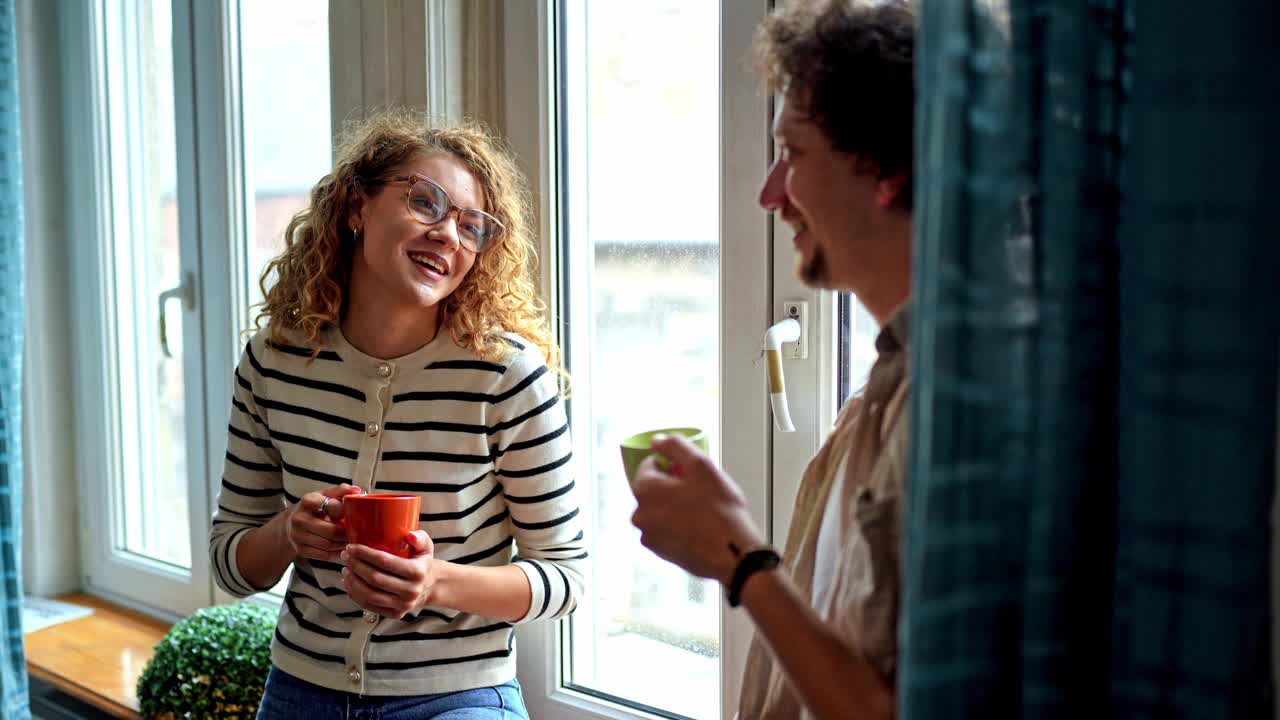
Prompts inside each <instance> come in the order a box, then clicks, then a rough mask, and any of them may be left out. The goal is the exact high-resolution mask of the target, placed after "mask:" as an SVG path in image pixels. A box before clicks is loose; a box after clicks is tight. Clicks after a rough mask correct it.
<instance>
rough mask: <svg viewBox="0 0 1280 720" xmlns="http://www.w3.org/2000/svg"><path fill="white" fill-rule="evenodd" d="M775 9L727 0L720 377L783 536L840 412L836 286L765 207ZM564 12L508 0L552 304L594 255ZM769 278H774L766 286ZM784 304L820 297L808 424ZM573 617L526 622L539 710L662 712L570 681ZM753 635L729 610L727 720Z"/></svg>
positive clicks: (523, 657) (729, 413)
mask: <svg viewBox="0 0 1280 720" xmlns="http://www.w3.org/2000/svg"><path fill="white" fill-rule="evenodd" d="M563 1H566V2H581V1H582V0H563ZM770 5H771V4H770V2H769V0H750V1H749V2H748V1H744V0H722V2H721V8H720V22H721V28H720V42H721V77H720V87H721V97H720V114H721V127H720V145H721V160H720V163H721V191H720V192H721V197H720V233H721V244H720V253H721V268H720V297H721V303H720V308H721V309H720V313H721V327H722V333H721V339H720V341H721V348H720V350H721V352H720V358H721V368H720V374H721V387H722V388H734V390H735V391H734V392H732V393H727V392H726V393H722V398H721V411H720V417H721V432H722V434H723V436H724V437H725V438H727V439H728V438H733V439H734V441H735V442H736V443H739V444H740V445H741V447H745V448H751V450H750V451H748V452H743V451H742V450H741V449H737V450H735V452H733V453H730V454H726V455H725V457H724V466H725V469H726V471H727V472H728V473H729V474H730V475H731V476H733V477H734V478H735V479H736V480H737V481H738V483H739V484H740V485H741V487H742V488H743V491H744V493H745V494H746V496H747V498H748V500H749V502H750V504H751V507H752V511H753V515H754V519H755V521H756V523H757V524H758V525H759V526H760V527H761V528H764V529H766V532H768V534H769V538H770V540H771V541H772V542H773V543H775V544H778V545H780V544H782V543H783V542H784V541H785V538H786V532H787V529H788V527H789V524H790V515H791V509H792V505H793V504H794V498H795V494H796V491H797V489H798V487H799V479H800V474H801V471H802V470H803V468H804V467H805V465H806V464H807V463H808V461H809V459H810V458H812V456H813V454H814V453H815V452H816V451H817V448H818V446H819V444H820V443H821V441H822V439H823V438H825V436H826V434H827V429H828V428H829V427H830V425H831V422H832V420H833V418H834V414H835V408H836V400H835V396H836V384H837V382H836V374H835V371H836V365H837V362H836V361H837V351H838V347H837V337H838V335H837V334H836V333H837V328H836V321H837V318H836V314H837V306H836V297H835V294H834V293H831V292H825V291H816V290H813V289H810V288H806V287H804V286H803V285H802V284H801V283H800V282H799V280H798V279H797V278H796V277H795V275H794V271H793V270H792V262H791V258H792V255H793V253H794V251H793V249H792V247H791V236H790V234H789V230H788V229H787V228H786V225H785V224H783V223H780V222H777V221H775V220H773V219H770V218H766V216H765V215H764V213H763V212H762V211H761V210H760V208H759V207H758V206H757V205H756V198H757V194H758V191H759V186H760V182H761V181H762V180H763V178H764V175H765V172H766V171H767V169H768V166H769V164H770V162H771V160H772V152H773V148H772V142H771V138H770V130H771V112H772V103H771V102H770V101H769V99H768V98H766V97H764V95H763V93H762V91H761V85H760V82H759V79H758V78H757V77H756V76H755V75H754V74H753V73H752V72H751V70H750V69H749V66H748V65H747V63H745V62H743V60H744V59H745V58H747V57H749V54H750V44H751V39H752V37H753V35H754V32H755V29H756V27H757V26H758V24H759V22H760V20H761V19H763V17H764V16H765V14H766V13H767V12H768V11H769V9H770ZM557 12H559V9H558V5H557V4H556V1H555V0H541V1H539V2H526V1H525V0H507V1H506V3H505V6H504V8H503V17H504V26H505V33H504V42H503V83H502V85H503V88H504V96H503V105H504V110H505V119H506V124H505V127H504V128H503V130H504V132H505V135H506V137H507V139H508V141H509V142H510V143H511V145H512V147H513V148H514V149H515V151H516V153H517V155H518V156H519V157H520V158H521V159H522V160H523V161H524V162H525V167H524V168H523V169H524V171H525V173H526V174H527V176H528V177H529V181H530V185H531V187H532V189H533V191H534V196H535V199H536V209H537V212H538V220H539V237H540V238H541V243H542V245H541V247H540V251H539V256H540V257H541V258H542V263H541V266H540V273H541V275H540V279H541V283H542V288H541V289H542V291H543V294H544V297H546V298H548V300H549V305H551V307H552V308H553V309H554V308H555V307H556V304H557V303H559V302H562V301H563V300H564V298H565V291H566V290H568V291H570V292H572V290H573V288H566V287H564V283H565V278H564V277H562V276H561V273H560V268H561V267H563V263H565V262H568V263H570V265H571V267H570V268H569V272H568V275H569V278H570V279H569V282H570V283H576V282H577V279H576V278H580V277H581V276H582V272H581V271H580V270H579V271H578V272H576V273H575V272H574V267H572V265H574V264H576V263H579V262H582V261H583V260H582V259H581V258H576V259H575V258H565V257H562V254H563V253H562V250H561V247H560V243H559V240H558V238H559V233H558V227H559V222H560V218H559V217H557V214H556V213H557V212H558V208H557V204H556V196H557V193H556V190H555V188H556V184H555V183H556V182H557V179H558V178H559V177H561V176H560V173H559V168H557V163H558V158H559V153H558V150H557V147H556V146H557V142H558V140H557V137H556V136H557V123H558V118H557V117H556V114H557V113H558V112H559V108H557V107H556V103H555V102H553V98H555V97H556V92H557V78H556V73H557V72H558V71H559V70H560V69H559V68H557V66H556V62H557V59H556V58H553V53H555V52H556V50H555V48H556V39H555V38H554V37H553V35H554V33H555V32H557V30H558V27H557V26H558V21H557V17H556V13H557ZM572 175H573V174H572V173H570V176H571V177H572ZM578 175H579V176H580V173H579V174H578ZM762 287H764V288H767V289H766V291H765V292H764V293H761V292H760V288H762ZM579 292H580V290H579ZM783 300H805V301H808V303H809V307H810V308H811V315H812V317H811V319H810V327H809V328H807V332H809V333H810V338H811V340H810V343H809V356H808V359H805V360H787V361H785V363H784V366H785V371H786V374H787V378H786V379H787V387H788V397H789V399H790V403H791V412H792V417H793V419H795V421H796V423H795V424H796V426H797V432H795V433H778V432H776V431H775V430H774V429H773V425H772V418H771V417H770V414H769V404H768V398H767V395H766V393H765V383H764V378H763V372H764V369H763V365H762V363H761V362H760V355H761V350H762V339H763V336H764V331H765V329H766V328H767V327H768V325H769V324H770V323H772V322H774V321H776V320H779V319H781V318H782V317H783V313H782V301H783ZM557 330H558V331H559V339H560V342H561V343H562V344H563V343H566V341H569V340H571V338H570V337H568V336H567V335H566V333H565V328H563V327H560V328H557ZM574 379H575V382H576V383H583V386H584V387H589V385H590V384H589V382H584V379H583V377H582V376H581V375H580V374H579V371H576V370H575V376H574ZM577 432H579V433H581V432H582V430H577ZM579 474H582V471H579ZM562 625H563V624H562V623H556V624H552V623H533V624H530V625H526V626H522V627H521V628H520V629H519V631H518V636H519V643H520V654H519V676H520V680H521V683H522V685H523V686H524V689H525V702H526V704H527V705H528V707H529V710H530V713H531V715H532V716H533V717H555V718H565V720H586V719H589V718H591V719H594V718H612V719H616V720H622V719H624V718H626V719H631V718H652V717H655V716H654V715H652V714H649V713H646V712H643V711H639V710H634V709H632V708H630V707H626V706H622V705H619V704H615V703H611V702H607V701H604V700H601V699H599V698H596V697H594V696H590V695H586V694H584V693H580V692H577V691H574V690H572V689H570V688H567V687H565V683H564V677H563V652H564V648H563V647H562V645H563V643H562V641H561V637H562V631H561V627H562ZM752 632H753V631H752V624H751V622H750V620H749V618H748V617H747V616H746V614H745V613H744V612H742V611H730V610H729V609H728V608H727V607H724V608H723V609H722V612H721V641H722V645H721V651H722V655H721V683H720V685H721V687H720V692H721V714H722V716H723V717H724V718H726V719H728V718H732V717H733V716H734V714H735V713H736V710H737V699H738V695H739V692H740V686H741V678H742V672H743V668H744V666H745V663H746V656H747V651H748V648H749V645H750V640H751V636H752Z"/></svg>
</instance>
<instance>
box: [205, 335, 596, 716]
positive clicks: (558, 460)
mask: <svg viewBox="0 0 1280 720" xmlns="http://www.w3.org/2000/svg"><path fill="white" fill-rule="evenodd" d="M505 339H506V340H507V343H508V344H509V345H510V346H511V347H512V354H511V355H510V357H508V358H507V359H506V360H505V361H504V362H502V363H493V362H485V361H481V360H478V359H477V358H476V357H475V356H474V355H472V354H471V353H470V352H468V351H466V350H464V349H462V348H460V347H458V346H457V345H456V344H455V343H454V342H453V341H452V339H451V338H450V337H449V335H448V333H444V332H442V333H440V334H439V335H438V336H437V338H436V339H435V340H433V341H432V342H431V343H430V344H428V345H427V346H425V347H423V348H421V349H420V350H417V351H416V352H414V353H412V354H410V355H407V356H404V357H401V358H396V359H394V360H379V359H377V358H373V357H370V356H368V355H365V354H363V353H361V352H360V351H358V350H356V349H355V348H354V347H352V346H351V345H350V344H349V343H348V342H347V341H346V340H345V339H344V338H343V336H342V333H341V332H340V331H339V330H337V329H336V328H334V329H330V330H329V331H328V333H327V334H326V336H325V347H324V349H323V351H322V352H321V353H320V354H319V356H318V357H316V358H315V359H314V360H312V359H311V358H310V351H308V350H305V349H303V348H301V347H296V346H292V345H273V344H271V343H269V342H268V340H267V335H266V332H265V331H263V332H259V333H258V334H257V335H256V336H255V337H254V338H253V339H252V340H250V341H249V343H248V345H247V346H246V347H245V349H244V354H243V357H242V358H241V360H240V364H239V367H238V368H237V370H236V377H235V382H236V384H235V391H234V396H233V398H232V401H231V404H232V409H231V422H230V427H229V428H228V433H229V434H228V437H227V455H226V463H225V470H224V474H223V479H222V489H221V491H220V493H219V497H218V508H217V511H216V513H215V514H214V517H213V525H212V530H211V532H210V537H209V555H210V560H211V563H212V567H213V569H214V578H215V580H216V582H217V583H218V586H219V587H221V588H222V589H224V590H226V591H227V592H229V593H231V594H233V595H236V596H239V597H244V596H247V595H250V594H253V593H255V592H258V591H259V590H261V589H262V588H255V587H253V586H251V585H250V584H249V583H248V582H246V580H245V579H244V577H243V576H242V575H241V574H240V570H239V568H238V567H237V565H236V561H235V558H236V546H237V545H238V544H239V542H240V540H241V538H243V537H244V535H245V533H246V532H248V531H249V530H251V529H253V528H255V527H259V526H261V525H263V524H264V523H266V522H267V521H268V520H270V519H271V517H272V516H273V515H275V514H276V513H278V512H280V511H281V510H282V509H284V508H285V507H286V506H287V504H292V503H297V502H298V500H299V498H300V497H301V496H302V495H304V494H306V493H308V492H312V491H315V490H322V489H324V488H327V487H330V486H332V485H335V484H339V483H344V482H345V483H350V484H353V485H358V486H360V487H362V488H364V489H365V491H366V492H369V491H372V492H379V491H387V492H390V491H394V492H411V493H417V494H418V495H420V496H421V497H422V515H421V525H420V526H421V528H422V529H423V530H425V531H426V532H427V533H428V534H429V535H430V536H431V538H432V539H433V541H434V542H435V553H436V557H437V558H440V559H442V560H448V561H451V562H455V563H465V564H472V565H484V566H493V565H505V564H508V563H514V564H515V565H516V566H517V567H519V568H520V569H521V570H523V571H524V573H525V575H526V576H527V577H528V580H529V586H530V588H531V590H532V593H533V602H532V604H531V606H530V608H529V612H528V613H527V614H526V616H525V617H523V618H521V619H520V620H518V621H517V624H518V623H523V622H528V621H530V620H546V619H556V618H561V617H564V616H566V615H568V614H569V613H571V612H573V611H574V609H575V608H576V607H577V604H578V599H579V598H580V597H581V596H582V592H583V582H584V578H583V572H584V569H585V567H584V566H585V558H586V557H587V553H586V550H585V547H584V542H583V532H582V529H581V521H580V518H579V517H578V503H577V498H576V493H575V492H574V482H573V480H572V476H571V470H570V469H571V467H572V463H571V457H572V445H571V443H570V440H569V432H568V423H567V421H566V417H565V412H564V406H563V404H562V403H561V402H560V398H559V395H558V391H557V383H556V380H555V376H554V373H552V372H550V371H549V370H548V368H547V366H546V365H545V363H544V362H543V359H542V356H541V353H540V352H539V351H538V349H537V348H536V347H534V346H532V345H531V344H530V343H528V342H527V341H525V340H523V339H521V338H519V337H517V336H507V337H506V338H505ZM513 540H514V547H515V550H516V551H518V555H513V552H512V551H513V542H512V541H513ZM341 570H342V566H341V565H339V564H337V563H329V562H320V561H314V560H306V559H301V558H300V559H298V560H296V561H295V562H294V564H293V575H292V578H291V579H290V581H289V588H288V592H287V594H286V596H285V601H284V604H283V605H282V607H281V609H280V617H279V620H278V622H277V625H276V634H275V641H274V643H273V645H272V660H273V662H274V663H275V664H276V666H277V667H279V668H280V669H281V670H284V671H285V672H287V673H289V674H291V675H294V676H296V677H299V678H301V679H303V680H306V681H307V682H310V683H313V684H316V685H320V686H323V687H327V688H332V689H335V690H345V691H349V692H355V693H360V694H366V695H419V694H430V693H443V692H454V691H459V690H466V689H471V688H477V687H485V686H490V685H496V684H500V683H503V682H506V681H508V680H510V679H511V678H513V677H515V649H514V642H515V641H514V627H513V624H512V623H507V622H500V621H497V620H494V619H492V618H485V617H478V616H475V615H470V614H467V613H463V612H459V611H457V610H454V609H451V608H444V607H423V608H420V609H419V610H418V611H417V612H416V613H415V614H412V615H410V616H408V617H406V618H405V619H404V620H403V621H401V620H398V619H390V618H380V617H378V616H377V615H374V614H372V613H365V612H362V611H361V609H360V607H359V606H357V605H356V604H355V603H354V602H353V601H352V600H351V598H349V597H348V596H347V594H346V593H345V592H344V591H343V589H342V575H341Z"/></svg>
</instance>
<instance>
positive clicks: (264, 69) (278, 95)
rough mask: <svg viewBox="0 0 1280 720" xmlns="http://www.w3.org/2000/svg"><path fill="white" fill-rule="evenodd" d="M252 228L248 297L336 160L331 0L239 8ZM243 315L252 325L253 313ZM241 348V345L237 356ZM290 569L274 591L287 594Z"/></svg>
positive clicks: (250, 299) (246, 257)
mask: <svg viewBox="0 0 1280 720" xmlns="http://www.w3.org/2000/svg"><path fill="white" fill-rule="evenodd" d="M240 39H241V64H240V67H241V78H242V82H243V83H244V86H243V88H242V95H243V98H244V110H243V112H244V117H243V121H244V148H245V181H244V187H245V194H246V198H245V207H246V208H247V210H248V227H247V228H246V229H245V235H244V237H245V248H244V249H243V253H242V255H241V257H242V258H243V262H244V263H245V267H244V269H243V273H242V277H244V278H245V286H244V287H243V288H242V289H241V295H240V297H241V301H242V302H243V303H244V307H246V308H249V307H251V306H252V305H254V304H256V303H258V302H260V301H261V300H262V292H261V289H260V286H259V283H258V278H259V276H260V275H261V274H262V270H263V268H265V267H266V264H267V261H268V260H270V259H271V258H273V257H275V256H276V255H277V254H279V253H280V251H281V250H283V249H284V231H285V228H286V227H287V226H288V224H289V220H290V219H292V218H293V216H294V214H296V213H297V212H298V211H299V210H302V209H303V208H305V207H306V205H307V193H308V192H309V191H310V190H311V186H312V185H314V184H315V183H316V182H317V181H318V180H319V179H320V178H321V177H322V176H324V174H325V173H327V172H329V168H330V165H331V164H332V162H331V161H332V153H333V150H332V142H331V140H330V136H331V131H330V123H329V117H330V110H329V4H328V3H327V2H322V1H321V0H272V2H246V3H241V5H240ZM251 313H256V311H252V310H251V311H248V312H246V313H245V314H244V318H243V319H244V323H245V327H250V326H251V322H252V319H253V316H252V314H251ZM239 351H240V348H239V347H236V348H235V352H236V353H237V354H238V353H239ZM288 582H289V573H285V575H284V577H283V578H282V579H281V580H280V582H279V583H278V584H277V585H276V586H275V587H274V588H272V592H273V593H275V594H277V595H283V594H284V591H285V589H286V587H287V586H288Z"/></svg>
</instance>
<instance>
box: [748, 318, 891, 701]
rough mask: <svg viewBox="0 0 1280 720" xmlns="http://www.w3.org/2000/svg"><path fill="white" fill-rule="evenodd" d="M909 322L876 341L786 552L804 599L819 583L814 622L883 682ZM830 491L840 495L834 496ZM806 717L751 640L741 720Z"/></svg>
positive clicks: (759, 642)
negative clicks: (866, 373) (835, 527)
mask: <svg viewBox="0 0 1280 720" xmlns="http://www.w3.org/2000/svg"><path fill="white" fill-rule="evenodd" d="M910 325H911V311H910V307H909V306H903V307H902V308H899V309H898V311H897V312H895V313H894V315H893V316H892V317H891V318H890V321H889V323H888V324H887V325H886V326H885V327H884V328H883V329H882V330H881V331H880V334H879V336H878V337H877V338H876V349H877V351H878V352H879V356H878V357H877V359H876V362H875V364H874V365H873V366H872V368H871V375H870V377H869V378H868V380H867V387H866V389H865V390H864V391H863V393H862V394H861V395H859V396H857V397H855V398H853V399H851V400H850V401H849V402H848V403H846V404H845V407H844V409H842V410H841V412H840V416H839V418H838V419H837V420H836V425H835V428H834V429H833V430H832V432H831V434H830V435H829V436H828V437H827V440H826V442H824V443H823V446H822V448H821V449H820V450H819V451H818V454H817V456H815V457H814V459H813V460H812V461H811V462H810V463H809V466H808V467H807V468H806V469H805V472H804V476H803V477H802V478H801V480H800V489H799V492H798V493H797V495H796V505H795V510H794V512H793V513H792V518H791V529H790V532H789V533H788V535H787V545H786V548H785V550H784V552H783V560H784V562H785V567H786V569H787V572H788V573H789V574H790V575H791V579H792V580H793V581H794V582H795V584H796V587H797V588H798V589H799V590H800V592H801V594H803V595H804V596H805V597H813V596H814V590H815V587H816V586H821V587H822V588H823V592H822V593H821V594H822V595H823V597H824V599H825V602H824V603H823V604H822V605H819V606H816V607H815V608H814V610H815V611H816V612H817V613H818V615H819V617H821V618H822V619H823V620H824V621H825V622H826V623H828V624H829V625H830V626H831V627H832V628H834V629H835V631H836V632H837V633H838V634H839V636H840V637H841V638H843V639H844V640H845V642H846V643H847V644H848V647H849V648H851V649H853V650H854V651H856V652H859V653H861V654H862V655H863V656H864V657H865V658H866V659H867V661H868V662H869V663H871V664H872V666H874V667H875V668H876V669H877V670H878V671H879V672H880V673H881V675H882V676H883V677H884V678H885V680H886V682H888V683H890V684H892V683H893V677H894V668H895V666H896V663H897V654H898V649H897V619H898V605H899V602H898V598H899V570H898V568H899V556H898V547H899V543H900V540H901V537H900V535H901V532H900V528H901V523H902V498H903V481H904V477H905V475H906V467H907V437H908V430H907V428H908V426H909V422H908V419H907V417H906V416H907V407H906V401H907V395H908V390H909V388H908V383H907V349H906V340H907V337H908V329H909V328H910ZM837 478H840V482H839V483H837V482H836V480H837ZM837 485H838V486H840V488H841V492H840V493H839V495H833V494H832V488H833V487H835V486H837ZM829 511H834V512H838V513H840V514H841V517H842V518H843V522H841V523H839V525H840V526H841V527H842V528H843V530H844V535H843V536H841V537H840V538H839V539H838V541H837V542H834V543H832V542H831V539H830V538H829V537H824V531H829V528H824V519H825V518H826V517H827V516H828V514H829ZM820 538H821V539H823V540H824V541H825V542H823V546H824V548H827V547H831V548H834V552H835V553H836V555H835V557H821V558H820V557H818V554H817V553H818V548H819V539H820ZM819 573H825V574H826V576H825V577H819V576H818V574H819ZM805 712H806V711H805V710H804V709H803V705H802V703H801V702H800V698H799V696H798V695H797V694H796V692H795V690H794V688H793V687H792V685H791V683H790V682H789V681H788V680H787V678H786V674H785V673H784V671H783V669H782V667H781V666H780V665H779V664H778V663H777V662H776V661H775V660H774V657H773V654H772V651H771V650H770V649H769V646H768V643H767V642H766V641H765V639H764V638H762V637H761V636H759V635H756V637H755V638H753V639H752V642H751V649H750V651H749V655H748V657H747V666H746V671H745V674H744V675H743V680H742V697H741V698H740V702H739V709H738V718H739V720H782V719H783V718H787V719H789V720H794V719H795V718H801V717H806V718H807V717H808V715H807V714H805Z"/></svg>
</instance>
